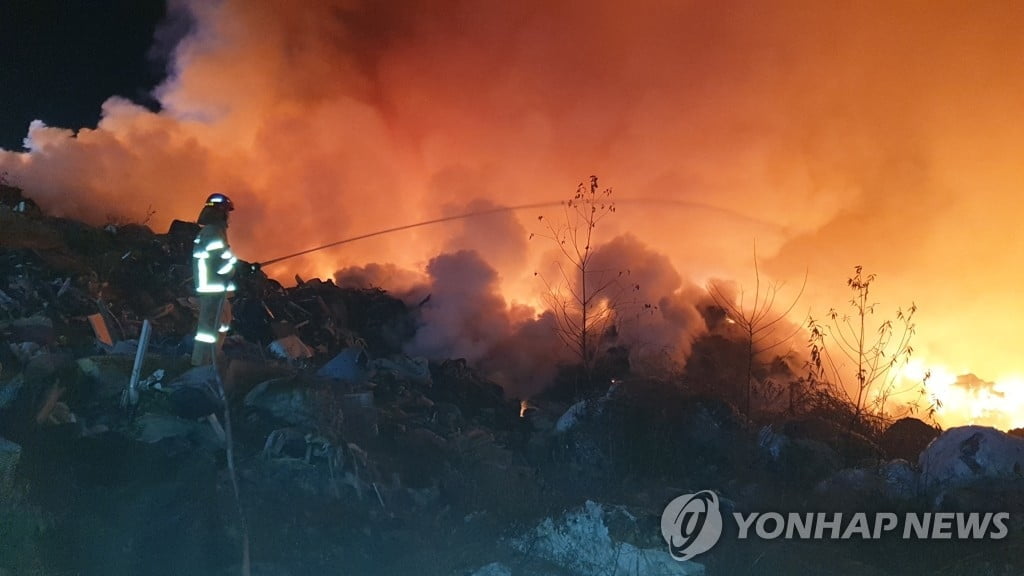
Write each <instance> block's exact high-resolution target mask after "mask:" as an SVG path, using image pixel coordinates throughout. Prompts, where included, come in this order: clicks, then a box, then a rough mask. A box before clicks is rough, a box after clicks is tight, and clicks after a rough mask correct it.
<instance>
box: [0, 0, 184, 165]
mask: <svg viewBox="0 0 1024 576" xmlns="http://www.w3.org/2000/svg"><path fill="white" fill-rule="evenodd" d="M165 4H166V2H165V0H0V55H2V58H3V60H2V62H0V148H5V149H8V150H20V149H21V148H22V140H23V138H24V137H25V135H26V134H27V131H28V125H29V123H30V122H31V121H32V120H35V119H39V120H42V121H43V122H45V123H46V124H48V125H51V126H60V127H66V128H74V129H78V128H82V127H95V126H96V122H97V121H98V120H99V113H100V105H101V104H102V103H103V101H104V100H106V99H107V98H109V97H110V96H114V95H118V96H123V97H125V98H128V99H130V100H132V101H135V102H137V103H139V104H143V105H145V106H149V107H151V108H154V107H156V106H157V103H156V101H155V100H154V99H153V98H152V96H151V95H150V91H151V90H152V89H153V88H154V87H155V86H156V85H157V84H159V83H160V81H161V80H162V79H163V77H164V75H165V69H166V56H167V54H166V53H163V54H161V53H159V52H160V50H157V49H155V48H154V34H155V33H156V31H157V29H158V26H159V24H160V22H161V21H162V20H163V18H164V14H165V12H166V6H165Z"/></svg>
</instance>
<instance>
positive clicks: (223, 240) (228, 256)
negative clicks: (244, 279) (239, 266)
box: [192, 224, 238, 294]
mask: <svg viewBox="0 0 1024 576" xmlns="http://www.w3.org/2000/svg"><path fill="white" fill-rule="evenodd" d="M237 262H238V258H236V257H235V255H234V254H232V253H231V247H230V246H228V234H227V229H226V228H225V227H224V226H218V225H216V224H207V225H206V226H203V229H202V230H200V231H199V235H198V236H196V239H195V246H194V248H193V250H192V264H193V266H192V277H193V278H194V279H195V286H196V292H198V293H200V294H216V293H218V292H233V291H234V290H235V285H234V283H233V282H232V281H231V279H232V278H234V276H235V264H236V263H237Z"/></svg>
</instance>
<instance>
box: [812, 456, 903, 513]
mask: <svg viewBox="0 0 1024 576" xmlns="http://www.w3.org/2000/svg"><path fill="white" fill-rule="evenodd" d="M918 484H919V476H918V473H917V471H915V470H914V469H913V467H912V466H911V465H910V463H909V462H907V461H906V460H893V461H891V462H886V463H884V464H882V465H879V466H877V467H873V468H846V469H843V470H840V471H838V472H836V473H835V474H833V475H832V476H830V477H829V478H827V479H825V480H822V481H821V482H819V483H818V484H817V486H815V488H814V494H815V496H816V499H817V500H818V501H820V502H821V504H822V505H823V506H827V507H829V509H835V510H841V511H850V512H863V511H868V510H879V509H885V508H888V507H890V506H892V505H897V504H905V503H907V502H909V501H911V500H912V499H913V498H915V497H917V496H918V495H919V490H918Z"/></svg>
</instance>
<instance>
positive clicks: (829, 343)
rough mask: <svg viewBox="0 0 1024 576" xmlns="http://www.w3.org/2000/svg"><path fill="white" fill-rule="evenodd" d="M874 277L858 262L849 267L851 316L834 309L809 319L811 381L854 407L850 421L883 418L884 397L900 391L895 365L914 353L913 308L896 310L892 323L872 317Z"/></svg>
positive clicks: (915, 307) (886, 400) (873, 309)
mask: <svg viewBox="0 0 1024 576" xmlns="http://www.w3.org/2000/svg"><path fill="white" fill-rule="evenodd" d="M874 281H875V275H874V274H867V275H865V274H864V273H863V267H862V266H856V267H854V275H853V277H851V278H848V279H847V281H846V284H847V286H849V288H850V289H851V290H852V291H853V298H851V299H850V301H849V304H850V307H851V309H852V314H841V313H839V312H838V311H836V310H835V309H834V308H833V309H831V310H829V312H828V317H827V318H828V319H827V320H826V321H825V322H818V321H816V320H815V319H814V318H811V319H810V320H809V328H810V330H811V339H810V341H809V346H810V349H811V368H812V371H811V376H812V379H813V380H817V383H821V384H825V385H826V386H828V387H829V388H830V389H831V390H832V391H833V393H834V394H836V395H838V396H839V397H840V398H842V399H844V400H845V401H846V402H847V403H848V404H849V405H850V406H851V407H852V408H853V422H851V425H853V424H855V423H857V422H858V421H860V420H861V419H862V418H863V417H865V416H872V417H879V418H884V416H885V408H886V407H885V405H886V403H887V402H888V400H889V399H890V398H891V397H892V396H893V395H895V394H900V393H902V392H897V390H896V385H897V382H898V380H899V378H900V371H899V370H894V368H896V367H897V366H898V365H900V364H906V363H907V362H909V361H910V357H911V355H912V354H913V352H914V349H913V348H912V347H911V345H910V341H911V338H912V337H913V335H914V329H915V324H914V321H913V319H914V313H915V312H916V311H917V306H916V305H914V304H913V303H911V305H910V307H909V308H908V309H907V310H906V311H904V310H903V309H902V308H899V309H897V311H896V318H895V322H894V321H893V320H891V319H885V320H882V321H880V322H878V321H872V316H873V315H874V314H875V308H876V306H877V303H874V302H871V301H870V300H869V296H870V291H871V284H872V283H873V282H874ZM851 371H852V372H853V381H852V382H850V381H849V374H850V372H851ZM927 378H928V375H927V374H926V376H925V380H927ZM922 385H923V384H922Z"/></svg>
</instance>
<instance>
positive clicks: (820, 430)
mask: <svg viewBox="0 0 1024 576" xmlns="http://www.w3.org/2000/svg"><path fill="white" fill-rule="evenodd" d="M195 233H196V228H195V226H194V225H193V224H191V223H187V222H179V221H176V222H174V223H173V225H172V226H171V227H170V229H169V231H168V232H167V233H166V234H155V233H153V232H152V231H151V230H150V229H148V228H147V227H145V226H142V225H137V224H111V225H108V226H106V227H104V228H96V227H90V226H86V225H83V224H81V223H78V222H76V221H73V220H68V219H60V218H52V217H48V216H46V215H44V214H42V213H41V212H39V211H38V210H37V209H35V208H34V206H33V205H32V204H31V202H30V201H28V200H26V199H24V198H23V197H21V195H20V193H19V192H18V191H17V190H16V189H13V188H10V187H4V188H2V189H0V363H2V367H0V506H3V507H4V508H3V512H4V513H5V514H7V515H8V516H9V517H10V518H11V519H12V521H11V522H8V523H7V524H6V525H5V527H2V529H3V530H8V532H11V531H20V532H18V533H13V532H12V533H6V532H2V531H0V534H3V536H4V537H3V538H0V552H3V551H4V550H5V549H4V548H2V546H3V544H2V542H22V543H26V542H27V543H37V544H33V545H31V546H29V545H21V544H19V548H18V550H20V552H19V553H18V554H13V553H12V554H9V555H8V556H9V557H10V558H11V559H10V560H7V559H5V558H3V557H2V555H0V574H3V573H4V572H3V571H4V570H5V569H9V570H14V571H15V572H16V573H23V572H25V573H51V572H60V571H61V570H64V571H67V570H72V569H74V570H82V569H83V566H85V567H87V570H86V571H92V572H90V573H93V572H95V573H152V574H156V573H168V574H170V573H220V572H223V571H225V570H228V569H230V567H231V566H232V565H234V564H235V563H236V561H237V555H236V553H235V552H234V551H235V550H237V548H238V542H239V540H240V539H241V538H242V536H241V535H240V534H239V532H238V531H237V529H236V528H235V527H236V526H237V525H238V517H237V515H236V511H235V510H234V509H233V508H232V506H230V505H228V503H229V502H230V498H229V497H226V496H225V495H227V494H230V492H231V491H230V482H229V480H228V475H227V473H226V471H225V465H224V460H223V455H224V451H225V447H226V446H228V445H230V446H233V449H234V461H235V467H236V468H237V472H238V478H239V481H240V485H241V492H242V508H243V510H244V512H245V515H246V517H247V524H248V534H249V538H250V539H251V541H252V543H253V546H254V548H253V556H254V558H256V559H257V564H258V570H257V572H261V573H274V574H288V573H314V572H327V571H331V570H334V571H336V570H337V566H338V565H339V564H344V565H345V566H346V571H347V572H350V573H410V572H412V571H414V570H415V571H417V572H419V573H424V564H425V562H427V561H428V560H429V561H430V562H432V563H433V568H432V569H433V571H432V572H429V573H431V574H439V575H445V576H447V575H456V574H467V573H470V572H472V571H473V570H475V569H477V568H480V567H481V566H484V568H481V569H480V570H482V572H480V573H489V572H486V571H487V570H491V571H492V572H493V571H495V570H497V572H495V573H506V572H507V573H513V572H512V570H511V569H509V568H506V566H519V567H526V566H529V567H530V569H543V570H545V571H546V573H550V574H571V573H591V572H592V571H594V570H600V569H601V567H600V566H596V565H593V564H594V562H597V563H598V564H601V563H604V564H608V565H609V567H610V568H614V567H615V566H621V565H622V558H621V557H620V556H621V554H620V553H619V552H616V553H615V554H612V556H615V557H616V558H618V559H617V560H616V559H614V558H612V559H607V558H604V556H601V555H596V556H595V555H593V554H589V553H588V552H587V550H588V549H589V548H588V546H590V547H593V546H595V542H587V541H585V540H586V538H584V539H583V540H579V541H577V540H578V539H574V537H573V536H572V534H573V533H572V531H571V530H570V531H567V530H568V529H563V528H561V527H560V526H561V525H562V521H561V520H559V521H555V520H551V518H566V522H569V524H570V525H572V526H575V527H576V528H577V529H578V528H580V526H581V524H580V521H579V518H583V516H580V514H578V513H575V512H568V511H571V510H579V509H580V508H579V507H580V506H583V507H584V509H585V510H587V511H588V513H587V514H588V515H585V516H586V518H587V519H588V520H587V521H588V522H590V523H591V524H593V529H592V530H591V529H589V528H588V529H587V530H590V531H591V532H594V533H600V534H603V535H604V536H603V538H604V539H605V540H608V541H609V542H611V541H612V540H609V538H610V537H609V536H608V533H609V530H612V531H616V530H617V532H616V534H615V536H614V538H613V540H614V542H615V546H616V548H615V550H619V551H621V550H628V551H630V554H632V555H633V556H636V557H637V558H640V557H641V556H642V557H643V558H645V559H649V558H657V559H658V560H657V561H658V563H659V564H658V565H659V569H660V570H663V571H664V573H679V574H700V573H704V572H705V568H704V566H702V565H701V564H699V563H694V562H692V561H691V562H686V563H675V561H674V560H668V558H667V557H666V556H665V553H664V552H663V551H661V550H659V547H660V546H661V545H662V542H661V541H660V540H659V539H658V531H657V522H652V521H651V520H652V518H654V517H657V515H658V514H660V512H661V510H662V508H664V506H665V504H666V502H668V501H670V500H672V499H673V498H674V497H676V496H677V495H678V494H680V493H685V492H687V491H695V490H698V489H703V488H706V487H713V488H715V489H717V490H721V491H723V492H727V493H728V494H730V496H731V497H735V498H736V501H735V503H734V504H732V505H735V506H737V507H744V506H745V507H754V508H756V507H758V506H762V507H763V506H764V505H766V504H769V505H770V504H775V503H782V502H788V503H790V504H791V503H792V502H794V501H798V502H800V505H801V506H809V507H813V506H821V505H823V503H829V502H835V501H837V500H845V501H847V502H858V503H864V505H865V506H879V505H883V504H885V505H892V506H896V507H913V506H925V507H930V506H932V505H933V504H934V503H937V504H934V505H936V506H947V507H948V506H957V505H963V503H965V502H967V503H971V502H974V501H975V500H972V499H971V498H972V494H973V492H971V490H972V489H973V487H975V486H977V485H978V482H981V481H983V482H990V483H991V482H996V483H998V484H999V486H1000V490H1001V492H1000V494H1001V495H1002V497H1004V498H1007V499H1010V500H1012V498H1013V494H1015V493H1016V492H1014V490H1015V488H1014V483H1015V482H1018V483H1019V479H1018V478H1015V477H1014V476H1013V474H1012V473H1009V472H1006V471H1007V470H1009V471H1011V472H1012V470H1015V469H1016V467H1019V462H1018V461H1019V460H1020V458H1019V452H1020V447H1019V446H1017V444H1016V443H1014V442H1011V441H1009V440H1007V439H1005V438H1003V437H1002V436H1001V435H1000V433H997V432H995V431H991V432H988V431H984V430H967V431H963V430H961V432H958V434H959V435H958V436H957V435H953V436H949V434H951V433H952V432H950V433H947V434H946V435H943V436H939V439H940V440H939V441H935V442H932V440H933V439H934V438H935V437H936V436H938V435H939V433H940V431H938V430H936V429H934V428H932V427H930V426H928V425H926V424H924V423H922V422H920V421H916V420H910V419H908V420H903V421H900V422H897V423H896V425H894V426H893V427H892V428H891V429H890V430H889V432H888V433H886V434H884V435H881V436H880V437H877V438H867V437H864V436H862V435H860V434H857V433H856V432H853V431H851V430H850V429H849V428H847V427H844V426H843V425H842V424H841V423H837V422H836V421H835V420H829V419H827V418H823V417H820V416H819V417H815V416H814V415H807V414H804V415H788V416H787V415H785V414H783V415H780V416H779V417H778V418H777V419H776V420H777V421H774V422H767V423H766V422H762V421H760V420H758V419H756V418H752V417H751V415H749V414H741V413H740V412H739V411H738V410H737V409H736V408H735V407H734V406H733V405H732V403H730V402H729V401H728V399H730V398H732V397H735V396H736V394H735V393H734V392H735V391H729V390H724V389H716V384H715V383H716V382H717V380H715V378H723V377H724V375H727V374H728V370H732V371H736V370H735V369H734V368H735V367H732V366H730V365H728V364H729V360H728V358H730V357H731V356H730V354H731V350H732V348H731V347H730V345H731V341H728V339H725V338H724V337H723V336H722V335H721V334H719V333H716V332H713V333H712V334H709V335H708V336H707V337H706V338H704V339H703V340H701V341H698V342H697V343H696V344H695V346H694V351H695V352H694V355H693V356H692V357H691V361H690V363H689V364H688V366H687V369H686V371H685V373H684V374H682V375H681V376H679V378H678V379H677V380H674V381H660V380H657V379H653V378H637V377H635V376H631V375H630V374H629V369H628V361H626V362H625V363H624V365H623V367H621V370H617V371H616V372H615V374H616V375H617V378H616V379H615V380H613V381H612V382H611V385H610V386H606V387H600V388H598V389H596V390H590V391H588V393H587V394H585V395H584V396H583V397H580V395H573V396H567V395H566V394H564V389H565V387H564V386H563V387H561V388H559V387H557V386H556V387H554V388H551V389H549V390H548V391H546V392H545V393H541V394H539V395H537V396H535V397H533V398H530V399H529V400H521V399H516V398H510V397H508V394H507V393H506V390H504V389H503V388H502V387H500V386H498V385H497V384H495V383H494V382H492V381H491V380H489V379H488V378H487V377H486V375H484V374H482V373H481V372H480V371H479V369H478V367H476V366H474V365H472V364H471V363H468V362H467V361H466V360H464V359H434V360H430V361H428V360H427V359H424V358H420V357H412V356H409V355H407V354H405V353H404V352H403V350H408V347H407V344H408V343H409V342H411V341H413V340H414V338H415V336H416V334H417V329H418V327H419V324H420V323H421V320H422V319H421V318H420V317H419V316H418V310H417V308H416V306H410V305H409V304H407V303H404V302H403V301H401V300H399V299H397V298H394V297H392V296H391V295H389V294H388V293H386V292H385V291H383V290H381V289H376V288H357V287H345V286H340V285H338V284H336V283H335V282H333V281H331V280H327V281H323V280H320V279H308V280H307V279H302V278H296V279H295V280H296V283H295V285H294V286H291V287H287V288H286V287H284V286H283V285H282V284H280V283H279V282H277V281H275V280H273V279H270V278H268V277H267V276H266V275H265V274H264V273H263V271H262V270H261V269H260V268H259V266H258V265H250V264H245V263H241V264H242V265H241V266H240V269H241V271H240V274H239V276H238V278H237V284H238V290H237V293H236V296H235V298H234V299H233V307H234V322H233V326H232V328H233V330H232V335H231V337H230V338H229V339H228V340H227V342H226V343H225V346H224V351H223V356H224V363H223V366H222V372H221V375H220V378H221V379H222V384H223V388H224V390H225V392H226V400H227V403H228V406H227V408H230V413H231V414H232V417H231V419H232V422H233V426H232V428H233V432H234V438H233V442H231V443H230V444H228V442H227V440H228V436H227V434H226V432H229V431H231V429H228V430H225V424H226V422H225V418H224V414H225V408H226V407H225V406H224V402H223V400H222V398H221V396H219V395H218V393H217V386H216V385H215V383H216V382H217V380H218V376H217V374H216V373H215V372H214V370H213V368H212V367H198V368H194V367H192V366H191V365H190V362H189V353H190V346H191V337H192V334H193V330H194V329H195V323H196V314H197V306H196V303H195V299H194V296H193V294H192V293H191V292H192V288H191V285H192V282H191V278H190V275H191V267H190V266H189V259H190V257H191V249H192V248H191V244H192V238H193V237H194V235H195ZM147 332H148V334H147ZM146 336H148V339H147V337H146ZM626 356H628V354H626ZM723 363H724V364H723ZM719 364H722V365H721V366H719ZM715 366H718V368H714V367H715ZM713 368H714V369H713ZM618 377H622V378H624V379H619V378H618ZM133 381H134V382H136V385H135V386H134V387H133V386H130V385H129V383H130V382H133ZM126 389H127V390H129V391H134V393H135V394H137V400H132V401H126V398H130V396H129V395H127V394H126ZM967 432H970V433H969V434H968V433H967ZM942 438H946V439H947V440H946V442H945V444H943V443H942V441H941V440H942ZM979 438H980V440H979ZM978 446H981V448H978ZM968 452H970V453H971V454H976V455H977V457H975V458H973V459H972V460H970V461H966V460H965V461H966V462H967V464H966V466H967V468H966V469H964V466H963V465H961V464H958V463H957V462H958V461H957V460H956V459H957V457H958V456H957V455H958V454H959V455H963V454H966V453H968ZM919 455H920V459H921V462H922V463H924V464H925V465H927V468H928V471H929V472H928V473H927V474H926V473H924V472H922V468H921V467H920V466H918V458H919ZM982 460H984V461H983V462H982ZM1004 460H1005V462H1004ZM978 462H981V464H978ZM934 471H945V472H943V474H945V475H946V476H949V477H950V478H953V477H954V476H955V477H956V479H957V482H944V481H936V479H935V478H936V475H935V473H934ZM990 471H997V472H998V474H997V473H995V472H992V473H990ZM928 474H930V475H928ZM940 480H941V479H940ZM26 486H28V487H30V488H31V493H30V494H28V495H26V493H25V490H24V487H26ZM595 502H602V503H603V504H602V505H598V504H595ZM958 503H959V504H958ZM601 506H607V510H620V511H623V513H622V514H618V513H616V514H612V515H608V517H607V518H605V516H604V515H601V514H596V512H595V511H599V510H601V509H602V508H601ZM627 510H628V512H625V511H627ZM566 514H568V515H566ZM613 517H614V518H620V517H621V518H628V519H629V521H628V522H626V524H625V525H628V529H625V530H624V529H623V528H622V526H618V527H616V526H612V525H609V526H605V524H604V523H605V522H609V523H610V524H615V522H612V520H613V519H614V518H613ZM574 518H575V520H573V519H574ZM621 518H620V519H621ZM98 523H102V524H103V526H105V528H104V529H103V530H99V529H98V525H99V524H98ZM588 525H589V524H588ZM531 526H532V527H537V528H529V527H531ZM524 527H526V528H524ZM577 531H578V530H577ZM121 532H123V534H122V533H121ZM47 533H48V534H49V535H50V536H53V538H51V539H49V540H48V539H47V538H45V537H44V536H46V535H47ZM587 533H589V532H587ZM620 536H621V537H620ZM50 540H54V541H58V542H65V543H67V544H62V545H61V546H59V547H58V548H59V549H58V550H56V551H55V552H54V553H52V554H51V553H50V550H49V549H47V550H46V551H45V552H44V550H43V548H41V546H43V544H38V543H40V542H47V541H50ZM603 541H604V540H602V542H603ZM279 542H301V543H302V544H301V545H298V546H288V547H280V546H277V545H276V543H279ZM524 543H527V544H524ZM540 543H544V545H543V546H541V545H540ZM535 544H536V545H535ZM597 545H599V547H601V546H604V545H603V544H600V542H598V543H597ZM453 546H454V547H457V548H459V549H462V550H465V551H466V553H465V554H464V555H463V556H460V557H452V558H450V559H446V560H445V561H444V562H438V561H437V559H436V550H437V549H439V548H446V549H447V548H452V547H453ZM545 546H547V548H545ZM548 548H550V550H548ZM399 550H400V551H402V553H401V554H397V553H395V551H399ZM314 551H315V553H313V552H314ZM604 552H608V551H607V550H604ZM604 552H602V553H604ZM609 554H611V553H610V552H609ZM757 554H758V551H757V550H745V551H742V552H741V553H737V554H730V555H723V556H718V557H716V556H714V555H713V554H712V555H709V557H708V564H707V568H708V571H709V572H710V573H729V572H730V571H731V570H732V569H733V568H736V567H737V566H738V565H734V563H735V562H739V563H742V562H744V561H748V560H752V559H753V558H754V557H755V556H756V555H757ZM580 555H582V556H580ZM43 556H46V557H47V559H46V561H45V562H44V561H43V559H42V558H43ZM633 556H629V558H633ZM726 556H728V558H726ZM584 557H585V558H584ZM577 558H582V559H584V560H586V561H587V562H589V563H590V564H587V566H588V567H587V568H585V569H581V568H579V563H578V562H576V561H575V560H573V561H572V562H570V561H568V560H566V559H577ZM606 560H607V562H606ZM638 561H639V560H638ZM644 561H645V562H646V561H648V560H644ZM650 561H652V562H653V561H654V560H650ZM616 562H617V564H616ZM630 562H632V560H630ZM155 566H159V568H154V567H155ZM675 568H678V570H675V572H673V570H674V569H675ZM524 569H525V568H524ZM581 570H582V572H581ZM33 571H35V572H33ZM47 571H49V572H47ZM659 573H660V572H659Z"/></svg>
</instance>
